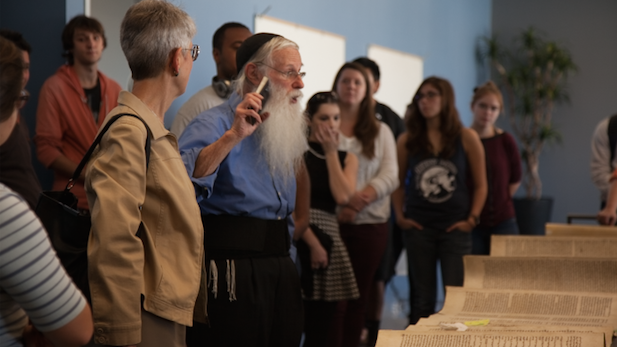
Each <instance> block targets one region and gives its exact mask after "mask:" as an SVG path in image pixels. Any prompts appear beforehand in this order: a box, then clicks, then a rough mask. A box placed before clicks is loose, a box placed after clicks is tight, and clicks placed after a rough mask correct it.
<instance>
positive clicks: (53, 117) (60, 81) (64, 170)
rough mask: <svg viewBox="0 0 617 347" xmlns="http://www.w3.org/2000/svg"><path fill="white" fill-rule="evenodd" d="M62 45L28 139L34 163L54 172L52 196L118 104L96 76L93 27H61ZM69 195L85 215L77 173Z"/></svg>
mask: <svg viewBox="0 0 617 347" xmlns="http://www.w3.org/2000/svg"><path fill="white" fill-rule="evenodd" d="M62 45H63V47H64V50H65V52H64V54H63V55H64V56H65V57H66V59H67V64H66V65H63V66H61V67H60V68H59V69H58V71H56V73H55V74H54V75H53V76H51V77H50V78H48V79H47V81H45V83H44V84H43V87H42V88H41V92H40V94H39V104H38V109H37V112H36V135H35V137H34V142H35V143H36V146H37V157H38V159H39V161H40V162H41V163H42V164H43V165H44V166H46V167H48V168H50V169H52V170H53V172H54V183H53V188H52V189H53V190H63V189H64V187H65V186H66V183H67V182H68V180H69V178H70V177H71V176H72V174H73V172H74V171H75V168H77V164H78V163H79V161H80V160H81V159H82V157H83V156H84V154H85V153H86V151H87V150H88V148H89V147H90V145H91V144H92V141H93V140H94V137H95V136H96V133H97V131H98V129H99V126H100V125H101V124H102V123H103V119H104V118H105V115H106V114H107V113H109V111H111V110H112V109H113V108H114V107H115V106H116V105H117V104H118V102H117V100H118V95H119V93H120V90H121V88H120V85H118V83H116V82H115V81H113V80H112V79H110V78H108V77H107V76H105V75H104V74H103V73H102V72H100V71H98V62H99V60H100V59H101V55H102V53H103V49H104V48H105V46H106V40H105V32H104V31H103V26H102V25H101V23H100V22H99V21H97V20H96V19H94V18H90V17H86V16H83V15H79V16H76V17H74V18H73V19H71V21H70V22H69V23H68V24H67V25H66V26H65V27H64V31H63V32H62ZM84 172H85V170H84ZM72 192H73V194H75V196H76V197H77V198H78V199H79V203H78V208H80V209H84V210H87V209H88V201H87V200H86V192H85V191H84V187H83V173H82V177H80V179H79V180H78V181H77V182H76V183H75V186H74V187H73V189H72Z"/></svg>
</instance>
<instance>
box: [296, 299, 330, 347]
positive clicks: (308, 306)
mask: <svg viewBox="0 0 617 347" xmlns="http://www.w3.org/2000/svg"><path fill="white" fill-rule="evenodd" d="M337 304H338V301H321V300H304V344H303V345H302V347H324V346H325V345H326V343H327V341H328V336H329V335H330V331H331V330H332V329H331V328H332V319H333V318H334V312H335V311H336V305H337Z"/></svg>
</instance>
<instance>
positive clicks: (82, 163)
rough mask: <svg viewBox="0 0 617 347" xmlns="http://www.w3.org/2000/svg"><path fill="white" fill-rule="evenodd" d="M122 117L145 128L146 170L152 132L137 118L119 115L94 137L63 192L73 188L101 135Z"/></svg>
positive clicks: (135, 116) (126, 114)
mask: <svg viewBox="0 0 617 347" xmlns="http://www.w3.org/2000/svg"><path fill="white" fill-rule="evenodd" d="M123 116H130V117H134V118H137V119H139V120H140V121H141V122H142V123H143V124H144V126H145V127H146V131H147V132H148V136H147V137H146V146H145V150H146V170H147V169H148V165H149V164H150V144H151V143H150V142H151V141H150V139H151V138H152V131H150V127H148V124H146V122H144V120H143V119H141V118H140V117H139V116H137V115H134V114H131V113H121V114H118V115H115V116H113V118H111V119H110V120H109V122H107V123H106V124H105V127H103V130H101V132H100V133H99V134H98V136H97V137H96V139H95V140H94V142H93V143H92V145H91V146H90V148H89V149H88V151H87V152H86V154H85V155H84V157H83V158H82V159H81V161H80V162H79V165H77V168H76V169H75V172H74V173H73V177H71V179H69V182H68V183H67V185H66V188H65V189H64V191H65V192H68V191H69V190H71V188H73V186H74V185H75V183H74V182H75V181H76V180H77V178H79V176H80V175H81V171H82V170H83V169H84V167H85V166H86V164H87V163H88V161H89V160H90V156H92V153H93V152H94V150H95V149H96V146H98V145H99V143H100V142H101V139H102V138H103V135H105V133H106V132H107V130H109V128H110V127H111V125H112V124H114V122H115V121H117V120H118V118H120V117H123Z"/></svg>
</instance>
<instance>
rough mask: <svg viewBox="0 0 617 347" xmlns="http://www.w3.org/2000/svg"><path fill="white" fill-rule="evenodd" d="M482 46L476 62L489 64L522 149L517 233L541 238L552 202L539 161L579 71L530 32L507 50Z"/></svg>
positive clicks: (491, 42)
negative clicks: (560, 105) (544, 187)
mask: <svg viewBox="0 0 617 347" xmlns="http://www.w3.org/2000/svg"><path fill="white" fill-rule="evenodd" d="M483 43H484V45H483V46H481V47H480V57H483V58H485V59H488V62H489V63H490V65H491V67H492V69H493V70H494V73H493V76H495V77H496V79H497V84H498V85H500V87H501V88H502V90H503V94H504V99H505V100H504V103H505V106H506V107H505V113H506V117H507V119H509V122H510V126H511V129H512V132H513V133H514V135H515V136H516V137H517V138H518V141H519V146H520V150H521V158H522V161H523V166H524V168H523V180H522V186H523V188H524V190H525V198H524V199H515V201H514V205H515V209H516V210H517V211H516V212H517V220H518V222H519V229H520V230H521V233H529V234H544V224H545V223H546V222H548V221H549V220H550V213H551V208H552V199H550V198H542V181H541V180H540V175H539V171H538V169H539V164H540V163H539V159H540V154H541V152H542V149H543V147H544V145H545V144H546V143H548V142H550V141H555V140H560V134H559V132H558V131H557V130H556V129H555V127H554V125H553V110H554V106H555V105H556V104H557V103H561V102H564V101H568V100H569V99H568V94H567V92H566V88H565V87H566V84H567V80H568V77H569V75H570V74H571V73H572V72H574V71H576V69H577V67H576V65H575V64H574V62H573V60H572V55H571V54H570V52H569V51H568V50H567V49H566V48H565V47H563V46H562V45H560V44H558V43H557V42H554V41H548V40H545V39H543V38H542V37H540V36H539V35H538V34H537V32H536V30H535V29H534V28H528V29H525V30H523V32H522V33H521V34H520V36H518V37H516V38H515V44H514V45H513V46H512V48H510V49H508V48H506V47H505V46H503V45H502V44H501V42H499V40H498V39H497V38H496V37H492V38H484V40H483ZM542 210H544V212H542ZM540 214H544V215H543V216H542V215H540ZM527 218H531V220H526V219H527Z"/></svg>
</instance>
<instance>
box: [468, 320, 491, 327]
mask: <svg viewBox="0 0 617 347" xmlns="http://www.w3.org/2000/svg"><path fill="white" fill-rule="evenodd" d="M489 322H490V319H481V320H471V321H468V322H465V325H466V326H468V327H473V326H481V325H488V323H489Z"/></svg>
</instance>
